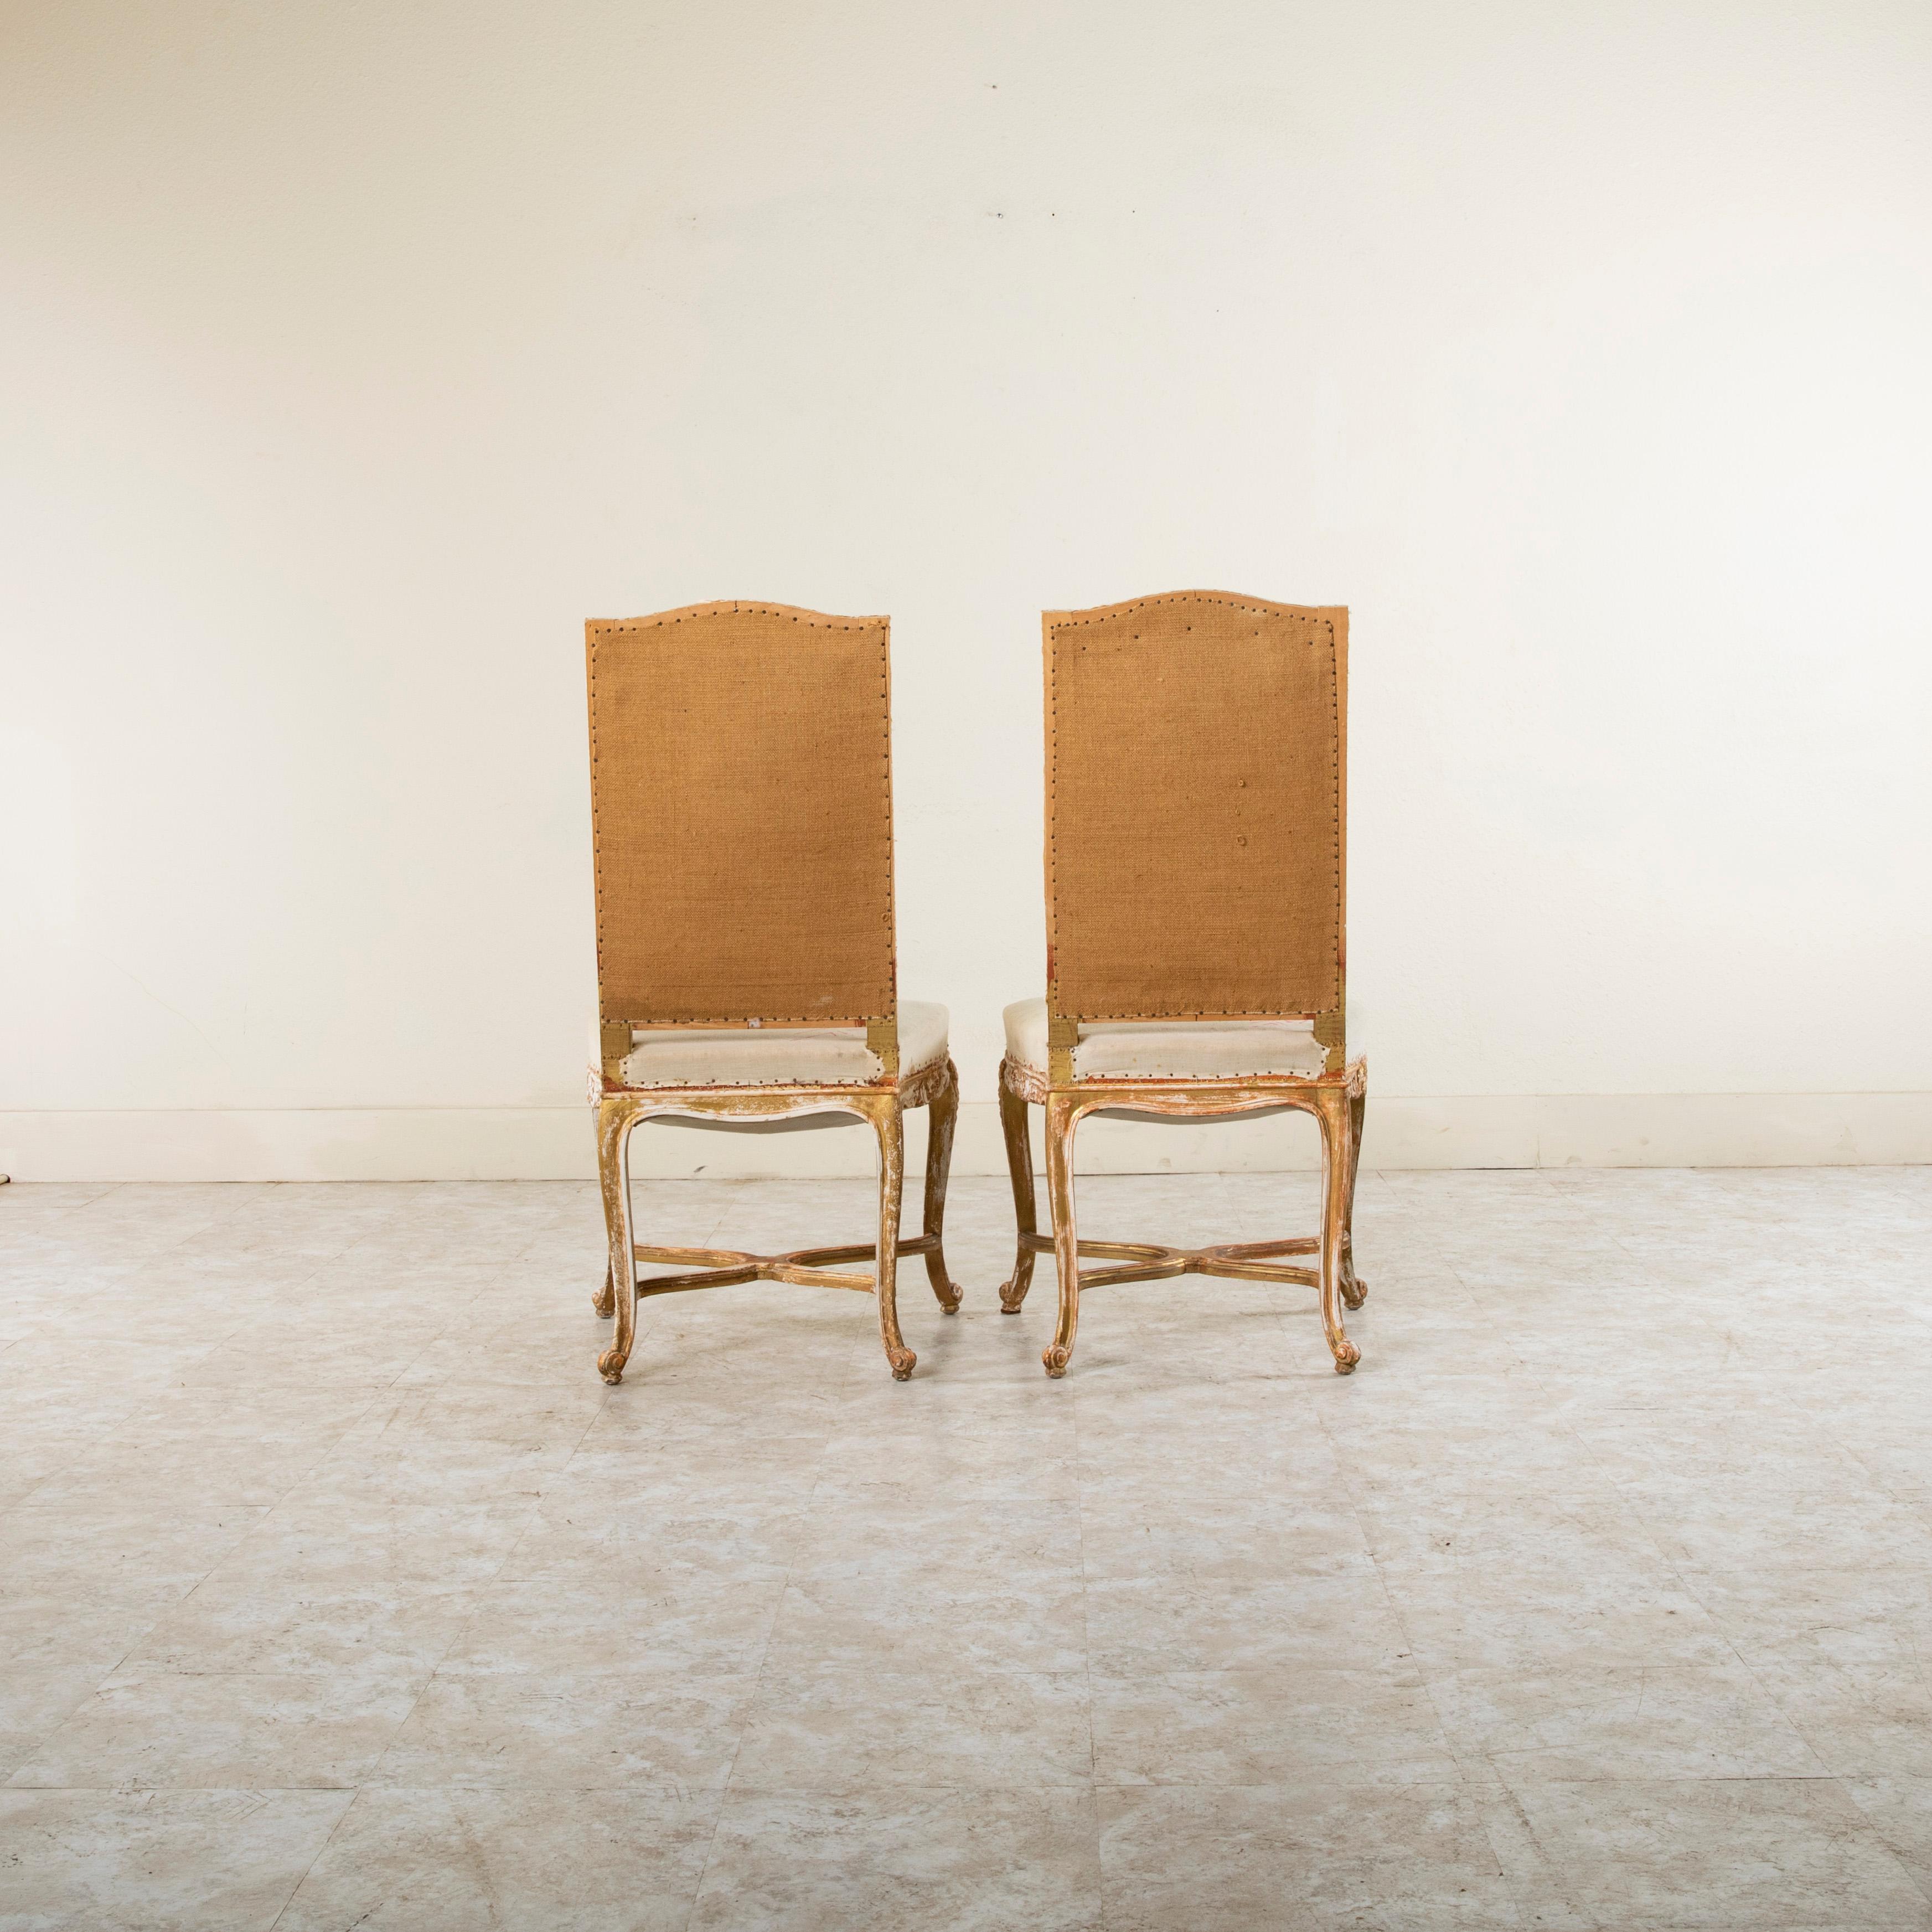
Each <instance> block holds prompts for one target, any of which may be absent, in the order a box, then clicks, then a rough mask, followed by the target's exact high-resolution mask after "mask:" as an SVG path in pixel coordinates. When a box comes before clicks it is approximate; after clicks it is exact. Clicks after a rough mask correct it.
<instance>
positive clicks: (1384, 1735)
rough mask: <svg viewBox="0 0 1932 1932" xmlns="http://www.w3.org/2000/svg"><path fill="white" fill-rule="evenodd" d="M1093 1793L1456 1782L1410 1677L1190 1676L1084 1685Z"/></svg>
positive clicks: (1432, 1712) (1431, 1710)
mask: <svg viewBox="0 0 1932 1932" xmlns="http://www.w3.org/2000/svg"><path fill="white" fill-rule="evenodd" d="M1093 1700H1094V1703H1093V1710H1094V1778H1095V1779H1096V1781H1097V1782H1098V1783H1099V1784H1102V1785H1119V1784H1181V1785H1223V1784H1237V1785H1245V1784H1303V1783H1311V1782H1313V1781H1316V1780H1317V1779H1319V1778H1323V1777H1334V1778H1343V1779H1346V1780H1348V1781H1352V1782H1354V1783H1356V1784H1429V1783H1442V1782H1449V1781H1455V1780H1457V1779H1458V1778H1460V1776H1461V1771H1460V1767H1459V1766H1458V1765H1457V1761H1456V1759H1455V1757H1454V1754H1453V1753H1452V1751H1451V1748H1450V1746H1449V1743H1448V1739H1446V1737H1445V1736H1444V1734H1443V1730H1442V1723H1441V1721H1440V1720H1439V1718H1438V1717H1437V1715H1436V1707H1435V1706H1434V1705H1433V1703H1431V1702H1430V1696H1429V1692H1428V1690H1427V1687H1426V1686H1425V1685H1424V1683H1423V1682H1422V1680H1421V1677H1420V1676H1415V1675H1409V1676H1395V1675H1392V1674H1390V1673H1383V1672H1379V1671H1344V1670H1327V1671H1323V1670H1307V1669H1295V1670H1280V1669H1277V1670H1219V1671H1190V1672H1187V1673H1177V1674H1175V1675H1173V1676H1164V1677H1141V1678H1135V1679H1121V1678H1110V1677H1099V1676H1097V1677H1096V1678H1095V1679H1094V1681H1093Z"/></svg>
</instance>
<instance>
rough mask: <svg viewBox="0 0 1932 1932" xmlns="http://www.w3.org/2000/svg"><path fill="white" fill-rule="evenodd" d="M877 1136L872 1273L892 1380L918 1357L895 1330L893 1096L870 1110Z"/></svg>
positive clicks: (898, 1141)
mask: <svg viewBox="0 0 1932 1932" xmlns="http://www.w3.org/2000/svg"><path fill="white" fill-rule="evenodd" d="M871 1118H872V1124H873V1126H874V1127H875V1128H876V1129H877V1130H878V1136H879V1260H878V1268H877V1273H876V1275H875V1277H874V1280H875V1281H876V1283H877V1291H876V1292H877V1295H878V1301H879V1335H880V1340H883V1342H884V1343H885V1345H886V1361H888V1362H889V1363H890V1364H891V1365H892V1379H893V1381H895V1382H904V1380H905V1379H907V1376H910V1374H911V1373H912V1371H913V1364H914V1363H916V1361H918V1360H919V1358H918V1357H917V1356H916V1355H914V1354H913V1352H912V1351H911V1350H910V1349H908V1348H907V1346H906V1345H905V1337H904V1336H903V1335H901V1334H900V1333H899V1305H898V1253H899V1197H900V1195H901V1193H902V1192H903V1190H904V1184H905V1116H904V1114H903V1113H902V1112H901V1111H900V1109H899V1103H898V1100H897V1099H896V1098H889V1099H886V1100H883V1101H882V1102H880V1103H879V1104H878V1106H877V1107H876V1109H874V1111H873V1112H872V1116H871Z"/></svg>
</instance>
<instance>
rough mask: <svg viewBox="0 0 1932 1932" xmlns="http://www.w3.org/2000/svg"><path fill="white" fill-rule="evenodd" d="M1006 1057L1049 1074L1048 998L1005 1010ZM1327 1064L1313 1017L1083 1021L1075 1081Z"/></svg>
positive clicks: (1229, 1076)
mask: <svg viewBox="0 0 1932 1932" xmlns="http://www.w3.org/2000/svg"><path fill="white" fill-rule="evenodd" d="M1005 1018H1006V1024H1007V1058H1008V1059H1009V1060H1010V1061H1013V1062H1015V1063H1016V1064H1017V1065H1019V1066H1022V1067H1029V1068H1031V1069H1033V1070H1036V1071H1037V1073H1039V1075H1040V1078H1041V1079H1043V1080H1044V1079H1046V1070H1047V1058H1046V1001H1044V1000H1016V1001H1014V1002H1013V1004H1012V1005H1011V1006H1010V1007H1007V1010H1006V1014H1005ZM1326 1064H1327V1054H1326V1050H1325V1049H1324V1048H1323V1047H1322V1044H1321V1043H1320V1042H1319V1040H1316V1037H1315V1023H1314V1022H1313V1020H1181V1021H1176V1020H1165V1019H1163V1020H1118V1021H1115V1020H1109V1021H1106V1022H1097V1023H1095V1024H1094V1025H1087V1026H1082V1028H1081V1029H1080V1038H1079V1042H1078V1043H1077V1044H1076V1046H1075V1047H1074V1049H1073V1077H1074V1079H1076V1080H1093V1079H1109V1080H1235V1079H1246V1078H1248V1077H1250V1076H1253V1075H1256V1074H1279V1073H1297V1074H1306V1075H1307V1076H1309V1077H1310V1079H1313V1078H1314V1077H1315V1076H1317V1075H1319V1073H1321V1072H1322V1069H1323V1067H1325V1065H1326Z"/></svg>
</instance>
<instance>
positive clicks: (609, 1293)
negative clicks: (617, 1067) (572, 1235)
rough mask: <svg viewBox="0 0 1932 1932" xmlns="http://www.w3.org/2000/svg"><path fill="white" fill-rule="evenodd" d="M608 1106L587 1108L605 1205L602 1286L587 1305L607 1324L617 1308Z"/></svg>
mask: <svg viewBox="0 0 1932 1932" xmlns="http://www.w3.org/2000/svg"><path fill="white" fill-rule="evenodd" d="M609 1105H610V1102H609V1101H607V1100H598V1101H597V1102H596V1103H595V1104H594V1105H593V1106H592V1108H591V1109H590V1125H591V1128H592V1132H593V1133H595V1135H596V1136H597V1181H598V1193H599V1194H600V1195H601V1196H602V1199H603V1205H604V1257H605V1259H604V1286H603V1287H602V1288H601V1289H600V1290H599V1291H598V1292H597V1293H595V1294H594V1295H592V1296H591V1298H590V1305H591V1307H592V1308H594V1309H595V1310H596V1311H597V1313H598V1314H599V1315H601V1316H603V1318H604V1320H605V1321H609V1320H610V1316H611V1313H612V1312H613V1310H615V1309H616V1306H617V1300H616V1291H615V1289H613V1287H612V1286H611V1280H610V1259H609V1257H610V1253H611V1252H612V1250H613V1248H614V1247H615V1245H616V1239H617V1237H616V1234H615V1232H613V1229H612V1227H611V1222H610V1217H611V1216H612V1215H613V1214H614V1213H615V1212H616V1206H615V1203H616V1198H617V1197H616V1189H615V1187H613V1185H612V1183H611V1179H610V1163H609V1161H608V1160H607V1157H606V1154H605V1150H604V1109H605V1108H606V1107H607V1106H609Z"/></svg>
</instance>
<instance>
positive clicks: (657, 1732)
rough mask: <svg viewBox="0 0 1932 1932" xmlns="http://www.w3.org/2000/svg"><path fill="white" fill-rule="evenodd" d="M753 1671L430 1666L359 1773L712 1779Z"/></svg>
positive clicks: (421, 1779)
mask: <svg viewBox="0 0 1932 1932" xmlns="http://www.w3.org/2000/svg"><path fill="white" fill-rule="evenodd" d="M754 1682H755V1680H754V1679H751V1678H749V1677H715V1676H688V1677H686V1676H673V1677H671V1678H669V1679H665V1678H654V1677H650V1676H642V1675H640V1676H627V1677H619V1676H613V1675H612V1674H611V1673H610V1672H608V1671H604V1670H580V1671H576V1672H572V1673H568V1674H565V1673H564V1672H562V1671H561V1670H552V1671H549V1672H546V1673H544V1674H542V1675H541V1676H537V1677H532V1676H528V1675H526V1674H524V1675H519V1674H514V1673H504V1674H501V1675H483V1674H478V1675H471V1676H457V1675H451V1676H444V1675H443V1674H441V1673H438V1675H437V1676H435V1677H434V1679H431V1682H430V1685H429V1687H428V1689H427V1690H425V1691H424V1692H423V1694H422V1697H420V1698H419V1699H418V1700H416V1703H415V1705H414V1708H413V1709H411V1710H410V1712H409V1713H408V1721H407V1723H405V1724H402V1725H401V1727H399V1728H398V1729H397V1730H395V1732H394V1733H393V1742H389V1747H388V1749H387V1750H386V1751H385V1752H384V1753H383V1756H382V1760H381V1763H380V1766H379V1767H377V1768H375V1769H372V1770H371V1772H366V1773H365V1777H366V1778H370V1779H371V1780H372V1781H374V1782H377V1783H380V1784H407V1785H414V1786H419V1787H436V1786H449V1787H455V1786H484V1787H492V1788H494V1789H497V1790H521V1789H528V1790H593V1789H597V1790H641V1791H654V1792H657V1793H661V1794H662V1793H672V1794H676V1793H686V1792H693V1791H703V1790H718V1789H721V1787H723V1786H724V1784H725V1782H726V1781H727V1779H728V1778H730V1775H731V1768H732V1765H733V1761H734V1760H736V1757H737V1755H738V1748H739V1740H740V1739H741V1738H742V1736H743V1733H744V1730H745V1718H746V1712H747V1710H748V1706H749V1705H750V1703H751V1694H752V1691H753V1689H754Z"/></svg>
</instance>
